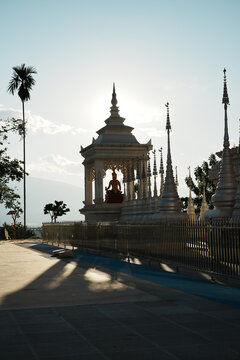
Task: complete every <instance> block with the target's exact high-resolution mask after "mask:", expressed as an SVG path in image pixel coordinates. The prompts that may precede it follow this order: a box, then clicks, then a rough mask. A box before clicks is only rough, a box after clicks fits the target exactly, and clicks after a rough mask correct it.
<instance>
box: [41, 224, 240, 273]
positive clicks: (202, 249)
mask: <svg viewBox="0 0 240 360" xmlns="http://www.w3.org/2000/svg"><path fill="white" fill-rule="evenodd" d="M42 235H43V241H44V242H47V243H51V244H57V245H65V246H67V245H68V246H69V245H70V246H74V247H78V248H79V249H83V248H85V249H86V248H87V249H93V250H98V251H110V252H115V253H118V254H122V255H123V256H128V257H129V256H130V257H135V258H136V257H142V258H148V259H154V260H157V261H161V262H163V261H165V262H167V263H172V264H175V265H178V266H184V267H189V268H192V269H196V270H202V271H208V272H212V273H217V274H222V275H227V276H230V277H239V278H240V221H239V219H235V220H234V219H226V218H224V219H214V221H213V220H212V221H190V220H188V221H180V222H174V221H164V222H161V223H159V224H148V225H147V224H146V225H145V224H141V225H132V224H114V223H113V224H111V223H109V224H105V223H99V224H96V225H90V224H86V223H78V222H76V223H57V224H43V228H42Z"/></svg>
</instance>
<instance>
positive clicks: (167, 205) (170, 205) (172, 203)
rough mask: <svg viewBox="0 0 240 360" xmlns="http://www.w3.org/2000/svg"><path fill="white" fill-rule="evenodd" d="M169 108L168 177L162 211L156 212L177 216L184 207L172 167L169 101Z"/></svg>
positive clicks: (162, 199) (167, 127) (167, 125)
mask: <svg viewBox="0 0 240 360" xmlns="http://www.w3.org/2000/svg"><path fill="white" fill-rule="evenodd" d="M166 108H167V122H166V130H167V136H168V153H167V169H166V177H165V183H164V188H163V193H162V196H161V197H160V198H159V202H158V208H159V211H160V213H158V214H156V217H158V216H160V217H161V216H164V215H166V216H168V215H170V216H177V215H178V214H179V213H180V211H181V207H182V203H181V201H180V199H179V196H178V193H177V189H176V184H175V180H174V176H173V168H172V157H171V148H170V130H171V123H170V116H169V103H167V104H166Z"/></svg>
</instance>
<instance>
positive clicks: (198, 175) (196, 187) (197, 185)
mask: <svg viewBox="0 0 240 360" xmlns="http://www.w3.org/2000/svg"><path fill="white" fill-rule="evenodd" d="M217 163H218V161H217V159H216V156H215V155H214V154H211V155H210V157H209V158H208V162H207V161H204V162H203V163H202V165H201V166H197V167H196V168H195V169H194V176H195V182H194V181H193V180H192V179H190V178H189V176H187V177H186V178H185V182H186V184H187V186H188V187H190V186H191V188H192V191H193V193H194V194H195V195H196V196H195V198H193V203H194V205H195V209H196V213H197V214H199V213H200V209H201V204H202V197H203V181H205V194H206V201H207V203H208V206H209V208H210V209H213V204H212V201H211V198H212V195H213V194H214V193H215V191H216V185H215V184H214V183H213V182H212V181H211V180H210V179H209V171H210V170H211V169H212V168H213V167H214V166H215V165H216V164H217ZM181 200H182V202H183V207H184V209H187V206H188V197H183V198H181Z"/></svg>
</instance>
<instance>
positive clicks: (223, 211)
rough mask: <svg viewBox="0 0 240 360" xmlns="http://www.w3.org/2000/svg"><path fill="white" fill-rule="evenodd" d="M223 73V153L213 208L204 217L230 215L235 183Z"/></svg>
mask: <svg viewBox="0 0 240 360" xmlns="http://www.w3.org/2000/svg"><path fill="white" fill-rule="evenodd" d="M223 73H224V84H223V98H222V104H224V140H223V154H222V162H221V167H220V172H219V181H218V185H217V189H216V193H215V194H214V195H213V197H212V202H213V205H214V206H215V209H214V210H209V211H207V212H206V213H205V217H211V216H214V217H228V216H231V215H232V211H233V206H234V201H235V194H236V190H237V184H236V181H235V177H234V172H233V166H232V160H231V156H230V151H229V135H228V116H227V107H228V105H229V97H228V91H227V79H226V69H224V70H223Z"/></svg>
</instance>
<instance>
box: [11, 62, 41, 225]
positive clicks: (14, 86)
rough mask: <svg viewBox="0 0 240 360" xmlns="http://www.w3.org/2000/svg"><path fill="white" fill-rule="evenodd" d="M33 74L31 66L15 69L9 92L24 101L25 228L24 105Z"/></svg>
mask: <svg viewBox="0 0 240 360" xmlns="http://www.w3.org/2000/svg"><path fill="white" fill-rule="evenodd" d="M32 74H37V71H36V70H35V69H34V68H33V67H31V66H25V64H22V65H21V66H14V67H13V75H12V78H11V80H10V82H9V85H8V88H7V91H8V92H9V93H11V94H12V95H14V94H15V92H16V91H18V96H19V97H20V99H21V101H22V113H23V126H22V134H23V169H24V177H23V216H24V228H26V154H25V135H26V131H25V128H26V126H25V125H26V122H25V109H24V103H25V101H28V100H30V90H32V87H33V85H34V84H35V80H34V78H33V77H32Z"/></svg>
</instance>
